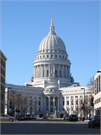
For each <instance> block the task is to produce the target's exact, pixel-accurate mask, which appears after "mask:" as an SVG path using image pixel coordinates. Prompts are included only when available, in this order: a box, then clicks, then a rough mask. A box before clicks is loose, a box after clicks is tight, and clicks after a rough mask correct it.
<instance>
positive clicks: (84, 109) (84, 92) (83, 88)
mask: <svg viewBox="0 0 101 135" xmlns="http://www.w3.org/2000/svg"><path fill="white" fill-rule="evenodd" d="M81 89H82V90H84V120H85V88H81Z"/></svg>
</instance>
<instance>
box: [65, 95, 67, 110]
mask: <svg viewBox="0 0 101 135" xmlns="http://www.w3.org/2000/svg"><path fill="white" fill-rule="evenodd" d="M65 111H66V112H67V100H66V96H65Z"/></svg>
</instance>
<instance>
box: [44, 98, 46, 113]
mask: <svg viewBox="0 0 101 135" xmlns="http://www.w3.org/2000/svg"><path fill="white" fill-rule="evenodd" d="M45 112H46V97H45V96H44V113H45Z"/></svg>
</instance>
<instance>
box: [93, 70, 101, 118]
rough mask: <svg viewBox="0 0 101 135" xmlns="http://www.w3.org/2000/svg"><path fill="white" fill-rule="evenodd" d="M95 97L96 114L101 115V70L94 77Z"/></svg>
mask: <svg viewBox="0 0 101 135" xmlns="http://www.w3.org/2000/svg"><path fill="white" fill-rule="evenodd" d="M94 85H95V96H94V111H95V114H97V115H100V114H101V69H100V70H99V71H98V72H97V74H96V75H95V76H94Z"/></svg>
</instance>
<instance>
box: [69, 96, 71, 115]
mask: <svg viewBox="0 0 101 135" xmlns="http://www.w3.org/2000/svg"><path fill="white" fill-rule="evenodd" d="M70 114H71V96H69V115H70Z"/></svg>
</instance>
